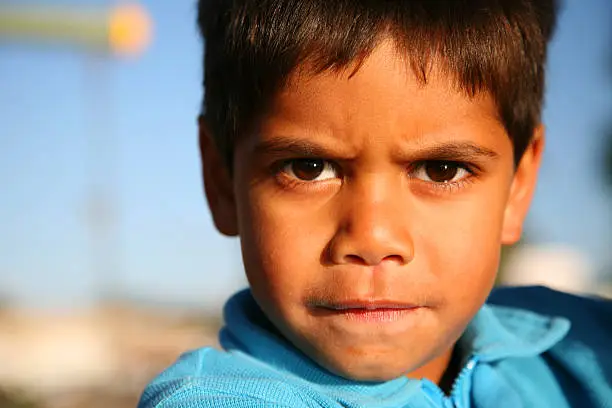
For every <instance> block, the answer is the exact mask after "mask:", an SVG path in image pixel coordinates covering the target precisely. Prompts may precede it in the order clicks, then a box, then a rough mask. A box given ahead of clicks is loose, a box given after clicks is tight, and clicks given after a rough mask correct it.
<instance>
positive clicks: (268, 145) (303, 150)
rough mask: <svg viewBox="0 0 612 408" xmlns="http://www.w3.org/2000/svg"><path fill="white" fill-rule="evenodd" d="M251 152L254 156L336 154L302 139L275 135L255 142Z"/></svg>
mask: <svg viewBox="0 0 612 408" xmlns="http://www.w3.org/2000/svg"><path fill="white" fill-rule="evenodd" d="M253 152H254V153H255V155H256V156H293V157H323V158H334V156H336V155H335V154H333V153H332V152H330V151H329V150H328V149H326V148H324V147H322V146H320V145H318V144H316V143H313V142H310V141H307V140H302V139H294V138H291V137H286V136H277V137H274V138H272V139H269V140H262V141H260V142H258V143H256V145H255V147H254V149H253Z"/></svg>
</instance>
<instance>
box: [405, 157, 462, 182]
mask: <svg viewBox="0 0 612 408" xmlns="http://www.w3.org/2000/svg"><path fill="white" fill-rule="evenodd" d="M467 175H469V172H468V170H466V169H465V167H464V166H462V165H460V164H459V163H453V162H448V161H429V162H425V163H423V164H421V165H420V166H419V167H418V168H417V170H416V172H415V177H416V178H418V179H420V180H424V181H429V182H432V183H451V182H455V181H459V180H461V179H463V178H464V177H466V176H467Z"/></svg>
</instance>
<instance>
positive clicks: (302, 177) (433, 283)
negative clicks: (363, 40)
mask: <svg viewBox="0 0 612 408" xmlns="http://www.w3.org/2000/svg"><path fill="white" fill-rule="evenodd" d="M351 72H352V70H351V69H349V70H347V71H346V72H345V73H340V74H334V73H324V74H321V75H316V76H315V75H308V74H301V75H300V74H296V75H294V76H293V77H292V81H290V82H289V84H288V85H287V87H286V88H285V89H284V90H283V91H282V92H281V93H280V94H279V95H278V96H277V98H276V99H275V101H274V104H273V107H272V108H271V109H270V111H269V112H268V113H267V114H266V115H265V116H264V117H263V118H262V121H261V124H260V126H259V127H258V129H257V132H255V133H254V134H252V135H245V136H244V137H243V138H242V139H241V140H240V141H239V142H238V144H237V145H236V148H235V156H234V160H235V166H234V176H233V179H231V180H230V179H229V178H228V177H225V176H223V175H221V173H220V171H219V169H220V167H219V166H221V165H220V160H219V157H218V155H217V153H216V151H215V149H214V148H212V147H211V143H210V141H208V139H207V135H206V131H205V130H204V131H203V140H202V146H203V148H202V149H203V156H204V173H205V179H206V190H207V194H208V198H209V203H210V206H211V209H212V212H213V216H214V218H215V222H216V224H217V226H218V228H219V229H220V230H221V231H222V232H224V233H226V234H229V235H231V234H239V235H240V238H241V242H242V251H243V258H244V264H245V268H246V273H247V276H248V279H249V282H250V285H251V288H252V291H253V295H254V297H255V299H256V300H257V302H258V303H259V305H260V306H261V307H262V309H263V310H264V312H265V313H266V315H267V316H268V317H269V318H270V320H271V321H272V322H273V323H274V324H275V326H276V327H277V328H278V329H279V330H280V331H281V332H282V333H283V334H284V335H285V336H286V337H287V338H288V339H289V340H290V341H291V342H292V343H293V344H294V345H296V346H297V347H298V348H299V349H300V350H302V351H303V352H304V353H305V354H307V355H308V356H309V357H311V358H312V359H314V360H315V361H316V362H318V363H319V364H321V365H322V366H324V367H326V368H328V369H329V370H331V371H333V372H335V373H337V374H339V375H342V376H344V377H348V378H353V379H358V380H366V381H367V380H387V379H391V378H395V377H398V376H401V375H403V374H406V373H409V372H411V371H414V370H416V369H418V368H423V367H427V366H428V365H429V364H432V362H433V361H435V360H437V359H439V358H440V356H444V355H447V354H448V352H449V350H450V349H451V348H452V346H453V344H454V343H455V342H456V340H457V339H458V337H459V336H460V335H461V333H462V331H463V330H464V329H465V327H466V325H467V323H468V322H469V320H470V319H471V318H472V317H473V316H474V314H475V313H476V312H477V311H478V309H479V308H480V307H481V305H482V304H483V302H484V301H485V299H486V297H487V296H488V294H489V291H490V290H491V288H492V286H493V282H494V280H495V275H496V270H497V267H498V261H499V253H500V247H501V244H502V243H512V242H514V241H516V240H517V239H518V237H519V236H520V231H521V224H522V221H523V218H524V216H525V213H526V211H527V208H528V204H529V200H530V197H531V193H532V189H533V186H534V184H535V175H536V172H537V167H538V163H539V157H540V151H541V145H542V138H537V140H536V142H534V143H532V145H531V146H530V148H529V149H527V153H526V154H525V156H524V158H523V160H522V161H521V165H520V166H519V168H518V169H517V170H516V171H515V169H514V164H513V149H512V143H511V141H510V139H509V137H508V135H507V134H506V132H505V130H504V127H503V126H502V124H501V122H500V121H499V119H498V117H497V110H496V108H495V105H494V103H493V101H492V100H491V99H490V98H488V97H487V96H486V95H480V96H477V97H475V98H472V99H470V98H468V97H467V96H465V95H464V94H463V93H461V92H459V91H456V90H455V88H454V87H453V86H452V84H451V82H450V81H449V79H448V78H447V77H446V76H445V75H444V74H441V73H440V72H439V71H436V70H435V69H434V70H433V71H432V73H431V74H430V75H429V80H428V84H427V85H426V86H420V85H419V84H418V83H417V80H416V78H415V77H414V76H413V74H412V71H411V70H410V69H409V68H407V64H406V63H405V62H404V61H403V60H401V59H400V58H398V57H397V54H396V53H395V51H394V49H393V48H392V46H390V45H389V44H388V43H384V44H383V45H381V46H379V47H378V48H377V49H376V50H375V52H374V53H373V54H372V55H371V56H370V57H369V58H368V59H366V60H365V63H364V64H363V66H362V67H361V68H360V69H359V70H358V71H357V73H356V74H354V75H353V76H350V74H351Z"/></svg>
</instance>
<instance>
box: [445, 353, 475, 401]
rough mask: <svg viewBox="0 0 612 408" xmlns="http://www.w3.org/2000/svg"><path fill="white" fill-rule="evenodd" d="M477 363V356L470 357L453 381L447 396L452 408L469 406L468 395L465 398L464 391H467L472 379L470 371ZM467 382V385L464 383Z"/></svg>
mask: <svg viewBox="0 0 612 408" xmlns="http://www.w3.org/2000/svg"><path fill="white" fill-rule="evenodd" d="M477 363H478V357H476V356H473V357H471V358H470V359H469V360H468V362H467V364H466V365H465V367H463V368H462V369H461V371H460V372H459V375H458V376H457V378H456V379H455V381H454V382H453V386H452V387H451V392H450V397H447V398H449V399H450V400H451V401H452V403H453V405H452V406H453V407H454V408H469V406H470V402H469V395H467V398H466V395H465V393H466V391H469V389H470V388H471V387H470V384H471V381H472V372H473V371H474V367H476V364H477ZM466 382H467V385H466Z"/></svg>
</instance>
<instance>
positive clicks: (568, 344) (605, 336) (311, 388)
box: [139, 288, 612, 408]
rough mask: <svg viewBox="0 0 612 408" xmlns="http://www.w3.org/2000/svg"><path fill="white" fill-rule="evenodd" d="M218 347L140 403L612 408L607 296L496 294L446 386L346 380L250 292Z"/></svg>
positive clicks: (186, 358) (232, 311)
mask: <svg viewBox="0 0 612 408" xmlns="http://www.w3.org/2000/svg"><path fill="white" fill-rule="evenodd" d="M224 317H225V321H226V326H225V327H224V328H223V329H222V331H221V333H220V341H221V345H222V347H223V348H224V350H225V351H218V350H215V349H212V348H202V349H198V350H195V351H192V352H190V353H187V354H184V355H183V356H182V357H181V358H180V359H179V360H178V361H177V362H176V363H175V364H174V365H173V366H171V367H170V368H168V369H167V370H166V371H165V372H163V373H162V374H161V375H160V376H158V377H157V378H156V379H155V380H154V381H153V382H152V383H151V384H149V386H147V388H146V389H145V391H144V393H143V395H142V398H141V400H140V403H139V408H154V407H155V408H204V407H219V408H223V407H228V408H229V407H231V408H241V407H304V408H305V407H326V408H327V407H329V408H332V407H334V408H340V407H344V408H361V407H380V408H385V407H388V408H436V407H439V408H487V407H494V408H529V407H533V408H536V407H537V408H569V407H579V408H589V407H592V408H612V386H611V384H612V351H611V350H612V303H610V302H609V301H604V300H597V299H588V298H581V297H576V296H571V295H567V294H563V293H560V292H555V291H552V290H549V289H545V288H522V289H519V288H515V289H503V290H498V291H495V292H494V293H493V294H492V296H491V297H490V298H489V302H488V304H486V305H484V306H483V307H482V308H481V310H480V311H479V312H478V313H477V315H476V316H475V317H474V319H473V320H472V321H471V322H470V324H469V325H468V327H467V329H466V331H465V332H464V334H463V336H462V337H461V339H460V340H459V343H458V347H459V350H461V355H462V356H463V362H462V366H463V369H462V371H461V372H460V374H459V376H458V377H457V379H456V380H455V383H454V385H453V389H452V392H451V394H450V395H449V396H446V395H444V393H443V392H442V390H441V389H440V388H439V387H438V386H437V385H436V384H434V383H432V382H430V381H428V380H412V379H408V378H406V377H401V378H397V379H395V380H392V381H387V382H381V383H366V382H357V381H351V380H347V379H344V378H341V377H338V376H335V375H333V374H331V373H330V372H328V371H326V370H325V369H323V368H321V367H320V366H318V365H317V364H316V363H314V362H313V361H312V360H310V359H309V358H308V357H306V356H305V355H303V354H302V353H301V352H300V351H299V350H297V349H296V348H295V347H293V346H292V345H291V344H290V343H289V342H288V341H286V340H285V339H284V338H282V337H281V336H280V335H278V334H276V331H275V330H274V329H273V328H272V327H271V325H270V323H269V321H268V320H267V319H266V318H265V316H264V315H263V313H262V312H261V310H260V309H259V308H258V306H257V304H256V303H255V301H254V299H253V298H252V296H251V294H250V292H249V291H248V290H246V291H243V292H240V293H238V294H236V295H235V296H233V297H232V298H231V299H230V300H229V301H228V303H227V304H226V306H225V309H224Z"/></svg>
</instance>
